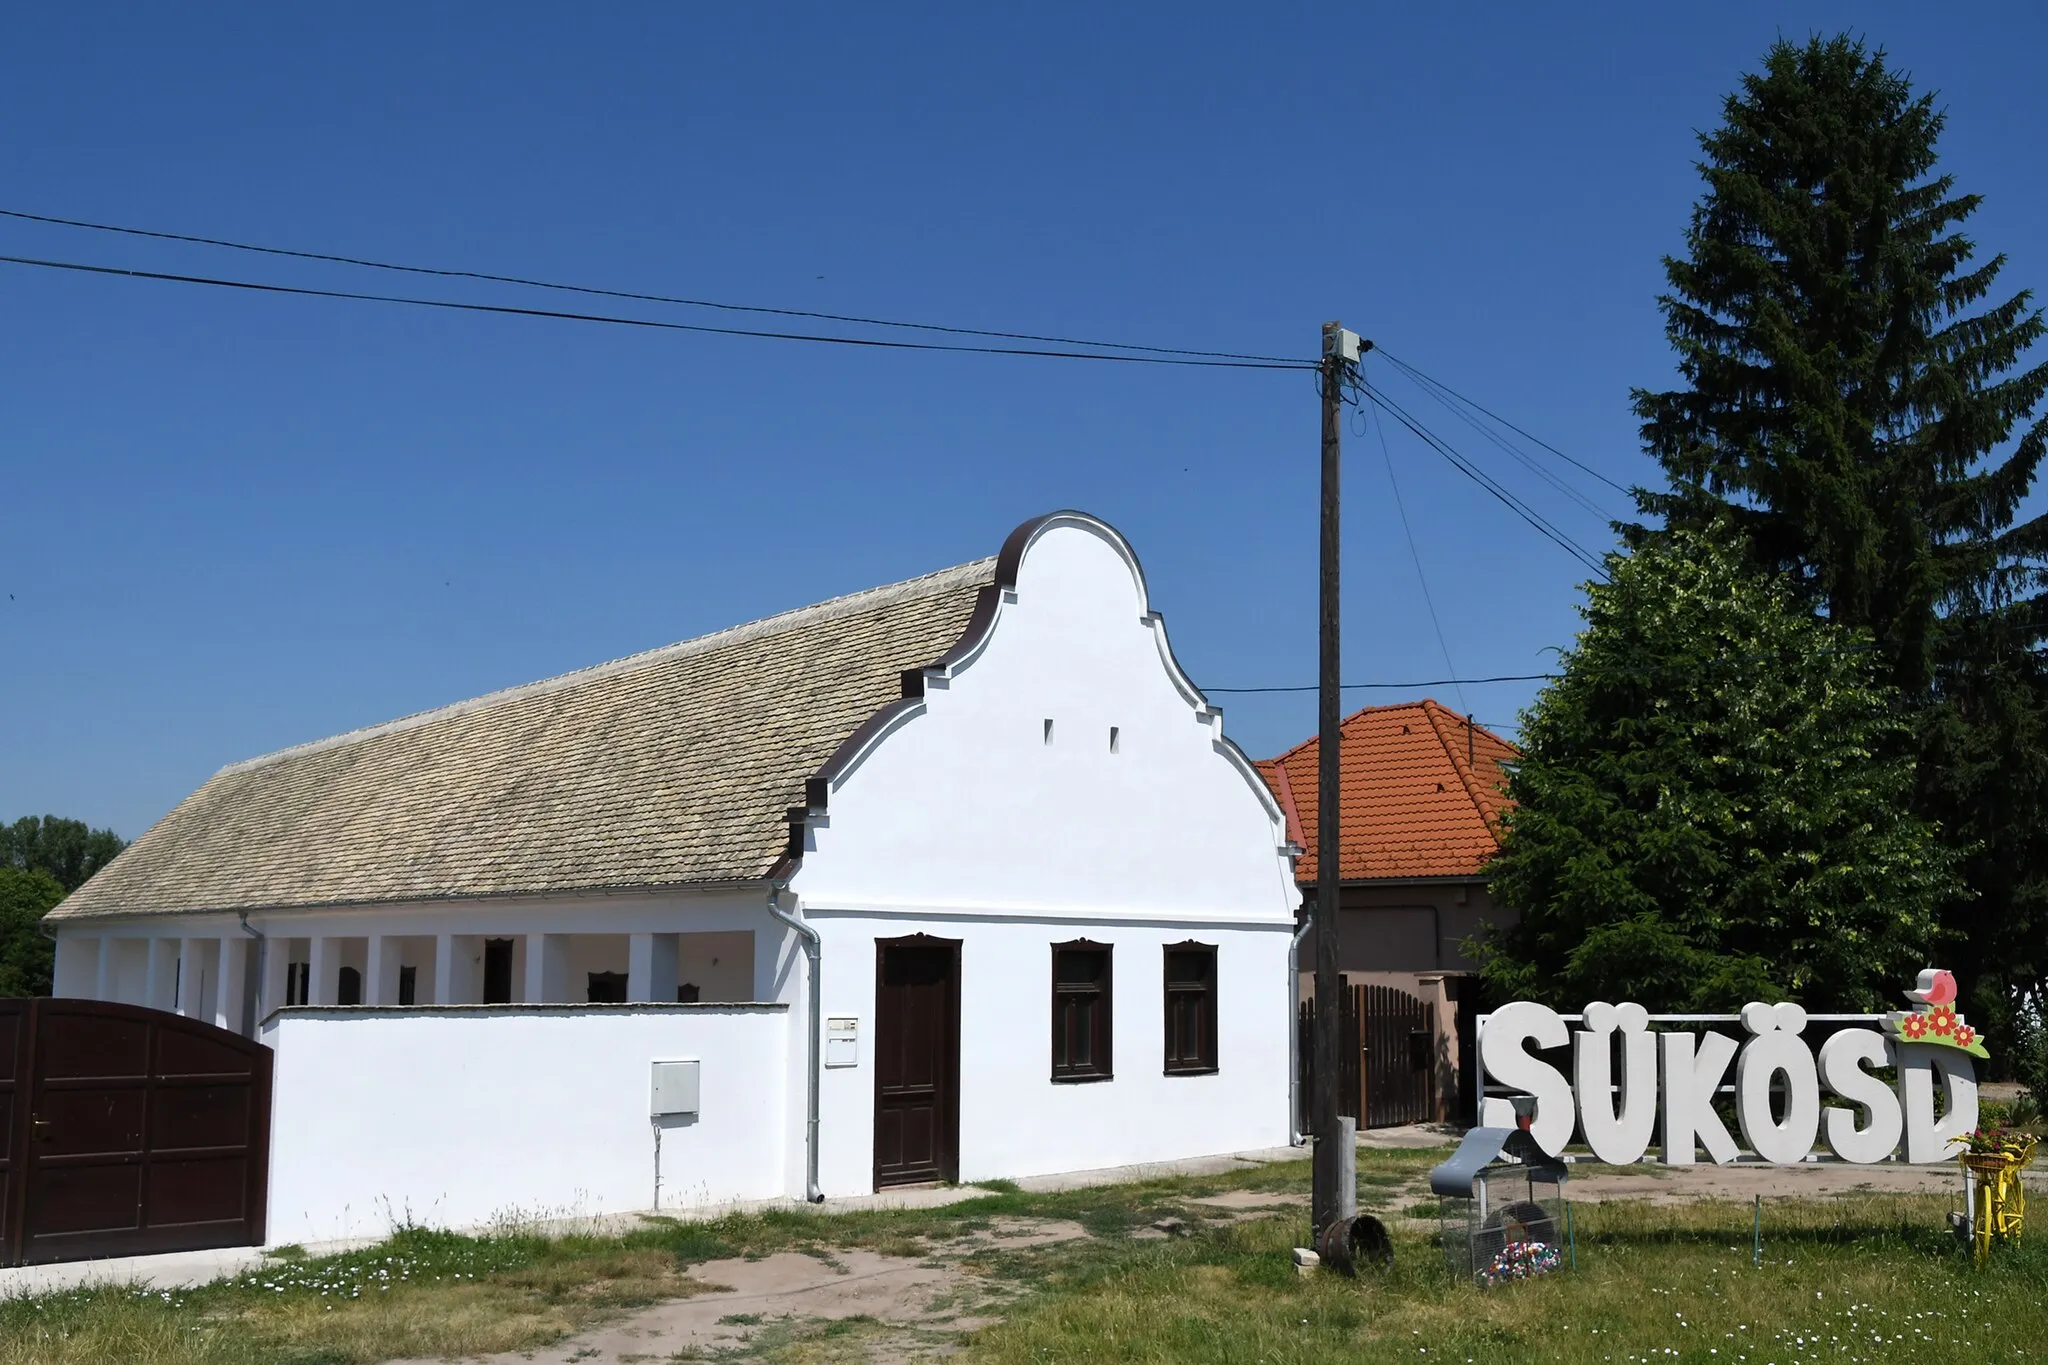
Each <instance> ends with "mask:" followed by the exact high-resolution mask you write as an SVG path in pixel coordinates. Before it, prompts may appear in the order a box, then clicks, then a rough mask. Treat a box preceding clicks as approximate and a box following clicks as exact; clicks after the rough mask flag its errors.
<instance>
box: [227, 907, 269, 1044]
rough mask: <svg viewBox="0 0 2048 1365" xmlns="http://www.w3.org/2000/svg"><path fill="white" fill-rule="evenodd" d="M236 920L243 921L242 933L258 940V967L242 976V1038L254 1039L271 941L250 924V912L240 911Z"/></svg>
mask: <svg viewBox="0 0 2048 1365" xmlns="http://www.w3.org/2000/svg"><path fill="white" fill-rule="evenodd" d="M235 918H236V919H238V920H240V921H241V923H242V932H243V933H245V934H247V935H248V936H249V937H250V938H253V939H255V940H256V965H255V966H254V967H253V968H252V969H251V970H249V971H247V972H244V973H243V974H242V975H243V979H242V1036H243V1037H244V1038H251V1039H253V1038H254V1037H255V1036H256V1010H257V1008H258V1005H259V1002H260V1000H261V996H262V992H263V969H264V967H265V965H266V962H265V959H267V958H268V957H269V956H270V940H269V939H267V938H265V937H264V936H263V931H262V930H261V929H258V928H255V927H254V926H252V925H251V924H250V923H249V912H248V911H246V910H242V911H238V912H237V913H236V915H235Z"/></svg>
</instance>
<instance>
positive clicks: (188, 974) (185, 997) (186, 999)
mask: <svg viewBox="0 0 2048 1365" xmlns="http://www.w3.org/2000/svg"><path fill="white" fill-rule="evenodd" d="M209 942H210V940H208V939H203V938H181V939H179V940H178V1013H180V1014H182V1015H184V1016H185V1017H186V1018H187V1019H197V1018H199V1017H200V1011H202V1010H204V1009H205V1008H206V985H207V978H208V977H209V976H210V975H211V973H209V972H208V971H207V970H206V947H207V945H208V943H209Z"/></svg>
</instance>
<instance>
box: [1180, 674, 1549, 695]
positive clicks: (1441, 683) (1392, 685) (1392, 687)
mask: <svg viewBox="0 0 2048 1365" xmlns="http://www.w3.org/2000/svg"><path fill="white" fill-rule="evenodd" d="M1562 676H1564V675H1563V674H1560V673H1505V674H1502V675H1500V676H1499V677H1494V678H1428V679H1425V680H1424V681H1422V682H1364V683H1345V684H1343V688H1344V690H1345V691H1346V692H1353V691H1366V690H1388V691H1404V690H1407V689H1410V688H1417V687H1462V686H1464V685H1465V684H1467V683H1470V684H1472V685H1473V686H1475V687H1476V686H1478V685H1479V684H1480V683H1511V682H1545V681H1555V680H1556V679H1558V678H1560V677H1562ZM1315 690H1316V684H1314V683H1308V684H1306V685H1304V686H1300V687H1205V688H1203V689H1202V691H1203V692H1204V693H1209V692H1216V693H1231V694H1235V695H1239V696H1242V695H1246V694H1249V693H1254V692H1313V691H1315Z"/></svg>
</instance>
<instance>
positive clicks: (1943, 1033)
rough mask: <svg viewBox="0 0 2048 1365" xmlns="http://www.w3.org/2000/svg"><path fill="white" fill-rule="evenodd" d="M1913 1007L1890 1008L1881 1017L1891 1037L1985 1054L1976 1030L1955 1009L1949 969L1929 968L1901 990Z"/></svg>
mask: <svg viewBox="0 0 2048 1365" xmlns="http://www.w3.org/2000/svg"><path fill="white" fill-rule="evenodd" d="M1905 995H1906V998H1907V999H1908V1000H1910V1001H1912V1002H1913V1004H1914V1006H1915V1008H1913V1009H1910V1010H1894V1011H1892V1012H1891V1013H1890V1014H1888V1015H1886V1016H1885V1021H1886V1023H1887V1024H1888V1025H1889V1026H1890V1027H1891V1032H1892V1037H1894V1038H1895V1039H1897V1040H1898V1041H1900V1042H1902V1043H1927V1044H1932V1045H1933V1046H1936V1047H1952V1048H1957V1049H1960V1050H1961V1051H1963V1052H1967V1053H1969V1054H1970V1055H1971V1056H1973V1057H1989V1056H1990V1055H1991V1054H1990V1053H1989V1052H1987V1051H1985V1050H1984V1044H1983V1042H1982V1041H1981V1040H1980V1039H1979V1038H1978V1037H1977V1030H1975V1029H1973V1028H1971V1027H1970V1025H1969V1024H1968V1023H1967V1022H1966V1021H1965V1020H1964V1019H1963V1016H1962V1015H1961V1014H1959V1013H1957V1011H1956V1005H1955V1000H1956V978H1955V974H1954V973H1953V972H1946V971H1943V970H1942V969H1941V968H1939V967H1929V968H1927V969H1925V970H1924V971H1922V972H1921V973H1920V979H1919V981H1918V982H1916V983H1915V984H1914V986H1913V988H1912V989H1911V990H1909V991H1907V992H1906V993H1905Z"/></svg>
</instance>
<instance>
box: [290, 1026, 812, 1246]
mask: <svg viewBox="0 0 2048 1365" xmlns="http://www.w3.org/2000/svg"><path fill="white" fill-rule="evenodd" d="M789 1035H790V1030H789V1014H788V1009H787V1007H786V1006H784V1005H780V1004H752V1005H732V1004H714V1005H630V1006H626V1005H620V1006H602V1005H556V1006H547V1005H540V1006H517V1005H514V1006H505V1005H479V1006H460V1007H452V1008H447V1009H437V1008H425V1009H419V1008H415V1009H403V1010H376V1009H292V1010H286V1011H283V1012H282V1013H280V1014H277V1015H275V1016H273V1017H272V1018H271V1019H270V1020H269V1021H267V1022H266V1024H265V1025H264V1028H263V1040H264V1041H265V1042H267V1043H269V1044H270V1046H271V1047H272V1048H274V1049H275V1050H276V1053H277V1070H276V1083H275V1098H274V1102H273V1111H272V1121H271V1157H270V1162H271V1164H270V1220H269V1237H270V1241H271V1243H272V1244H273V1245H276V1244H281V1243H287V1242H313V1241H326V1240H329V1239H333V1238H340V1237H356V1236H365V1235H377V1234H381V1233H384V1232H386V1231H388V1230H389V1228H390V1227H391V1225H392V1223H393V1221H394V1220H395V1219H398V1218H404V1217H408V1216H409V1217H411V1218H412V1219H414V1220H416V1221H420V1222H427V1223H432V1224H436V1225H440V1226H447V1227H475V1226H480V1225H484V1224H487V1223H489V1222H491V1221H492V1220H493V1219H495V1218H498V1217H501V1216H505V1215H516V1216H524V1217H536V1216H537V1217H564V1216H571V1217H573V1216H584V1215H592V1214H601V1213H618V1212H625V1211H630V1210H635V1209H649V1208H653V1207H654V1206H655V1198H656V1179H657V1168H656V1157H655V1153H656V1150H657V1148H656V1130H655V1126H654V1124H653V1122H652V1121H651V1120H650V1119H649V1117H648V1109H649V1099H650V1084H651V1063H652V1062H654V1061H657V1060H663V1061H666V1060H683V1059H691V1058H694V1059H698V1060H699V1061H701V1063H702V1082H701V1107H700V1112H699V1114H698V1116H697V1117H696V1118H695V1119H675V1118H671V1119H666V1120H664V1121H663V1123H662V1126H661V1129H660V1133H659V1138H660V1145H659V1151H660V1166H659V1172H658V1174H659V1180H660V1202H661V1206H662V1207H664V1208H674V1207H684V1206H696V1207H701V1206H705V1205H717V1204H721V1203H728V1202H732V1201H737V1200H753V1199H772V1198H778V1197H781V1196H783V1195H786V1194H788V1193H790V1192H791V1191H789V1189H788V1188H787V1178H788V1172H789V1169H790V1161H789V1159H788V1148H789V1145H790V1144H791V1143H792V1142H795V1143H797V1144H799V1145H800V1144H801V1142H802V1140H803V1113H802V1106H803V1100H802V1093H803V1092H802V1091H801V1090H798V1091H797V1092H796V1094H797V1099H796V1112H795V1113H794V1114H792V1113H791V1112H790V1110H789V1109H788V1107H787V1104H786V1102H785V1094H786V1092H787V1084H786V1079H785V1078H786V1076H787V1072H788V1053H789V1043H790V1036H789ZM798 1050H799V1051H801V1049H798Z"/></svg>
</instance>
